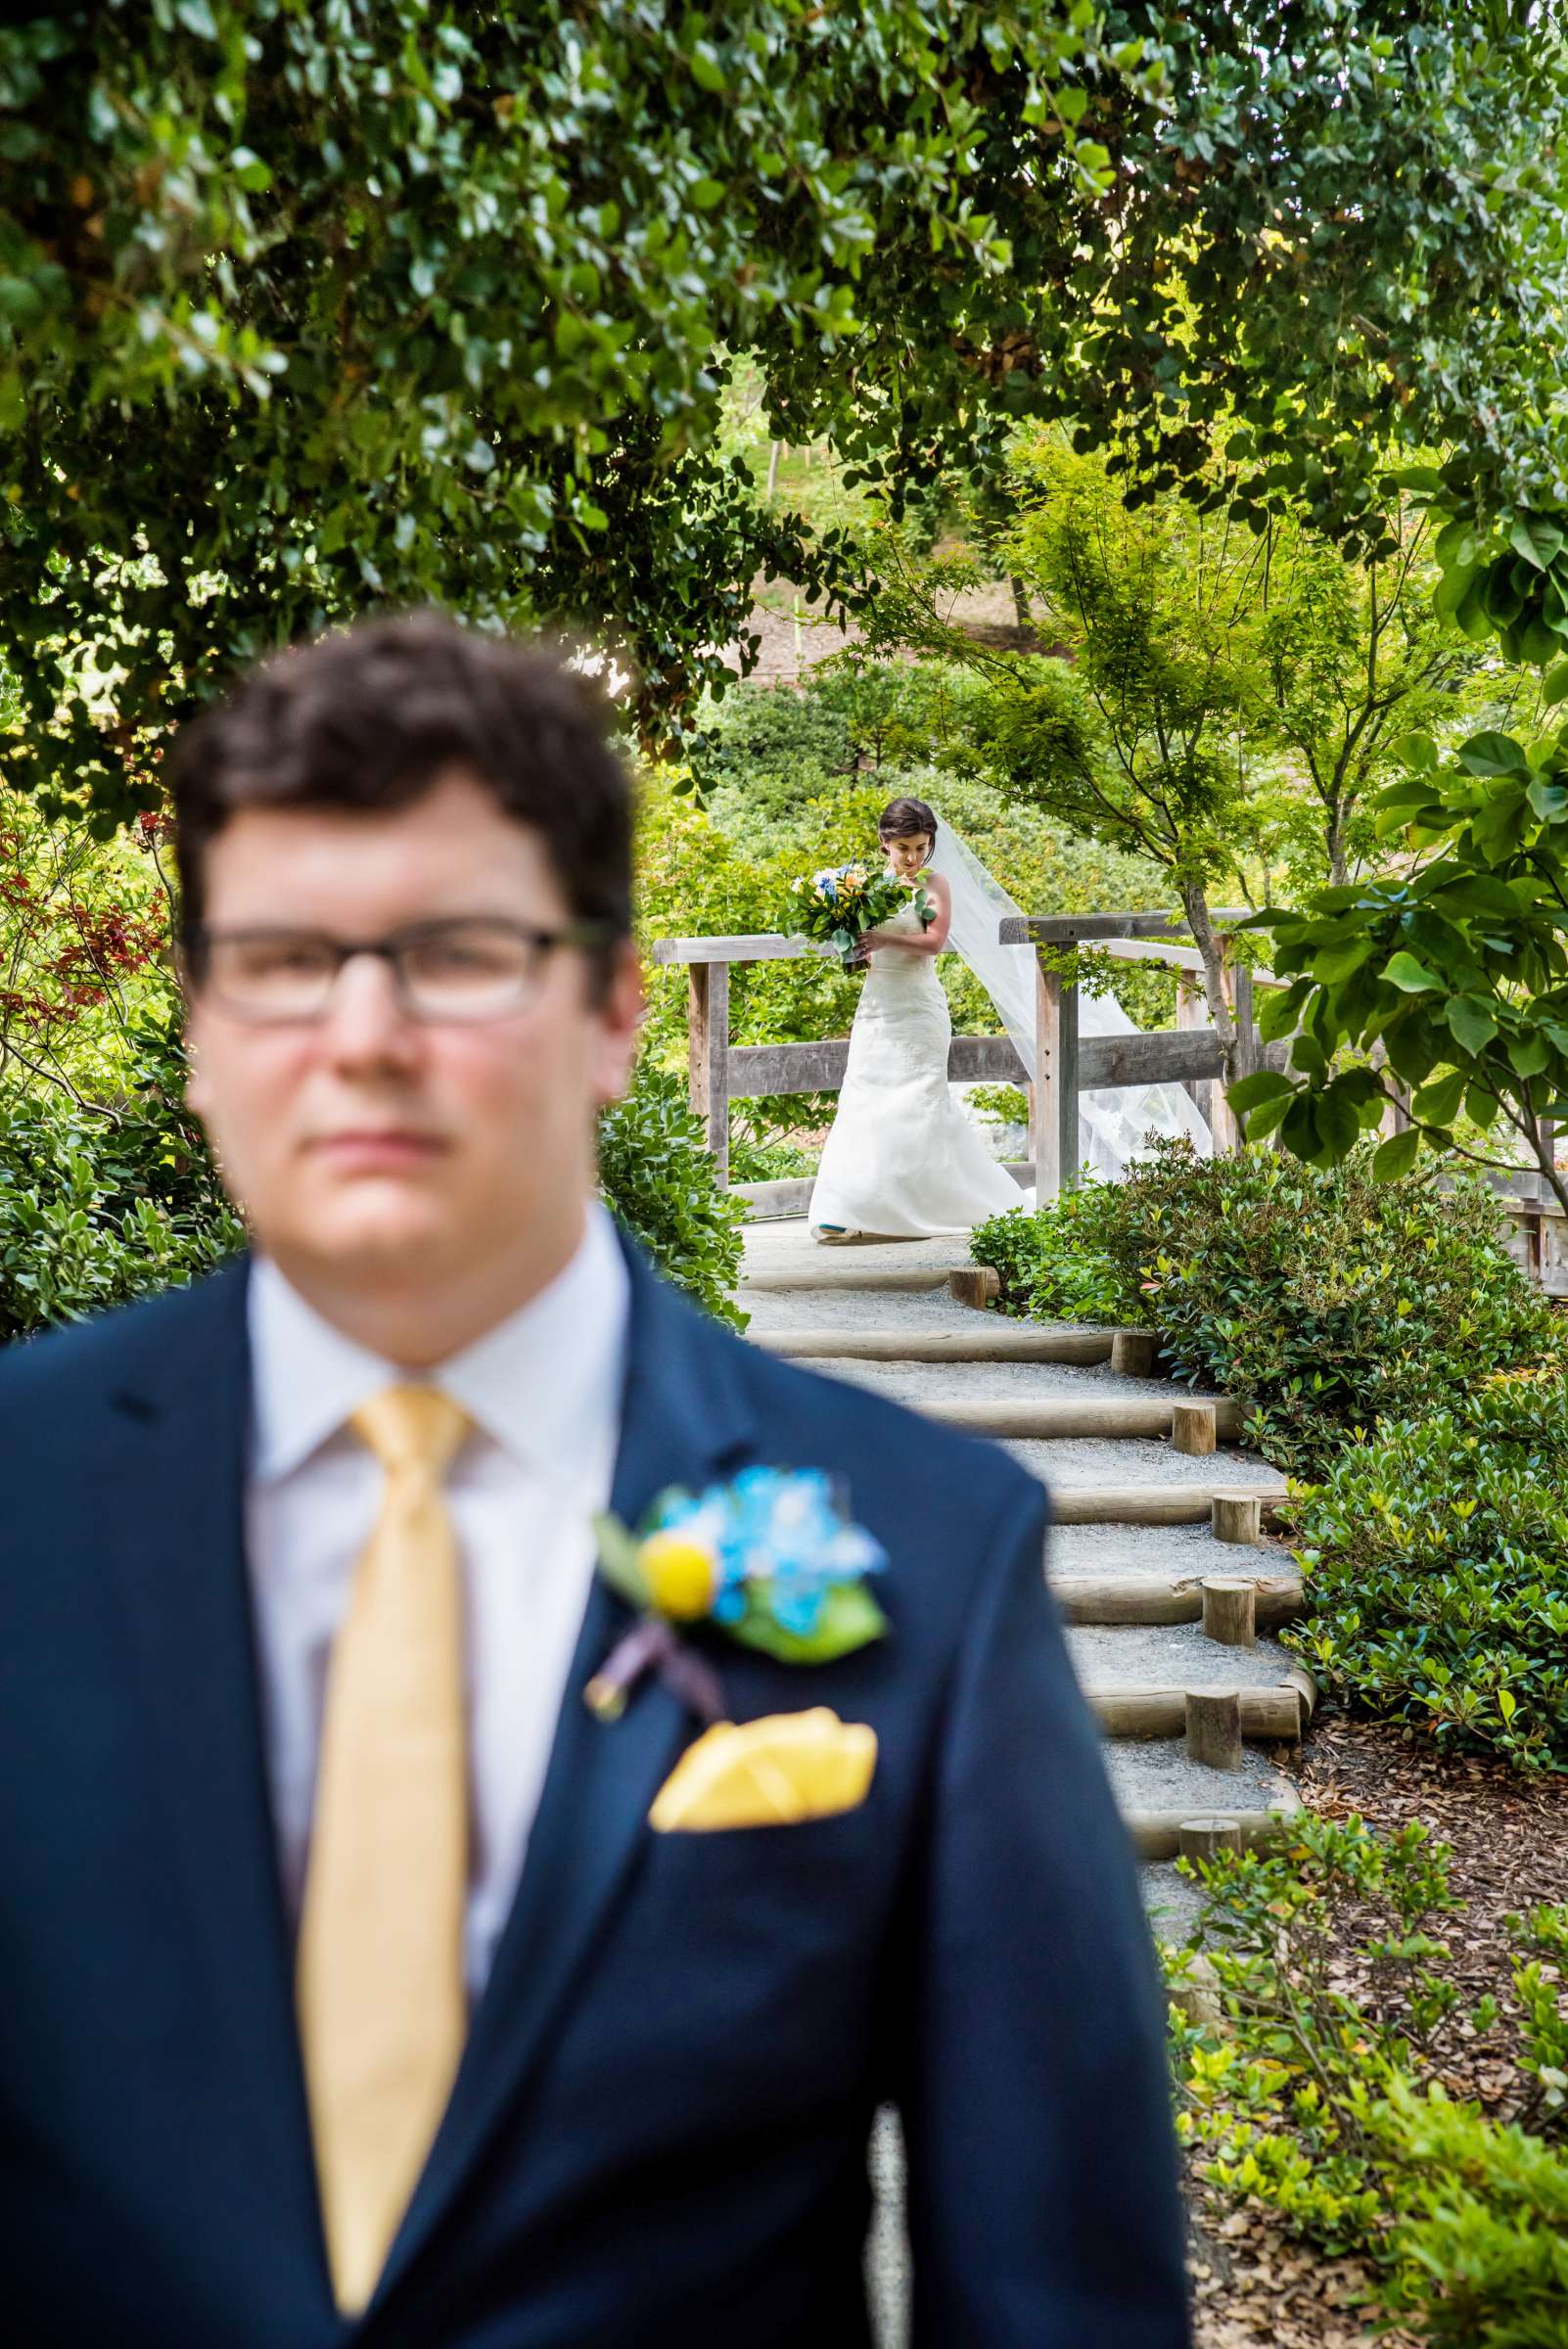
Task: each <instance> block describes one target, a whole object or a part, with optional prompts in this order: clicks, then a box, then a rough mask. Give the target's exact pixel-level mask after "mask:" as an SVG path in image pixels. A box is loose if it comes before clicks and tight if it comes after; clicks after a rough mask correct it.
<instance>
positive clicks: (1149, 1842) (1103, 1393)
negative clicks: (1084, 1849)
mask: <svg viewBox="0 0 1568 2349" xmlns="http://www.w3.org/2000/svg"><path fill="white" fill-rule="evenodd" d="M971 1268H972V1267H971V1263H970V1257H969V1251H968V1247H967V1245H966V1243H965V1242H964V1240H963V1239H961V1238H958V1239H949V1240H918V1241H883V1242H879V1243H876V1244H874V1245H869V1244H868V1245H863V1246H857V1247H853V1248H833V1249H829V1248H823V1247H821V1246H819V1245H818V1244H817V1243H816V1242H815V1241H813V1240H812V1238H811V1236H810V1233H809V1231H808V1230H807V1225H806V1224H805V1222H804V1221H796V1222H777V1223H754V1224H751V1225H749V1226H748V1228H747V1233H746V1261H745V1267H744V1270H743V1276H742V1281H741V1285H740V1288H739V1290H738V1292H737V1294H738V1297H739V1300H740V1303H741V1304H742V1305H743V1307H744V1308H745V1310H746V1311H747V1313H750V1315H751V1326H750V1329H749V1331H748V1335H749V1337H750V1338H751V1339H752V1341H753V1342H754V1343H755V1344H758V1345H761V1346H765V1347H767V1349H768V1350H769V1352H771V1353H776V1354H779V1355H782V1356H784V1357H785V1358H787V1359H802V1360H806V1361H807V1362H808V1363H809V1365H810V1367H811V1368H812V1369H813V1370H816V1371H820V1372H824V1373H826V1374H827V1375H828V1376H830V1377H834V1378H843V1379H847V1380H849V1381H851V1382H852V1383H853V1384H855V1385H858V1386H864V1387H870V1388H874V1389H875V1390H876V1391H877V1392H878V1393H881V1394H885V1395H891V1396H894V1397H895V1398H896V1399H897V1400H898V1401H899V1402H900V1403H903V1404H906V1405H909V1406H910V1407H911V1408H913V1409H915V1410H924V1411H930V1412H932V1413H933V1414H935V1415H936V1416H938V1417H947V1418H949V1419H959V1420H961V1421H964V1422H966V1423H967V1424H969V1425H970V1426H971V1427H974V1426H976V1425H977V1423H981V1422H984V1421H986V1420H987V1419H990V1420H991V1421H992V1423H993V1424H998V1425H1000V1426H1003V1427H1006V1426H1016V1427H1024V1426H1035V1427H1037V1428H1043V1429H1046V1430H1048V1431H1049V1432H1036V1433H1031V1434H1016V1435H1004V1436H1002V1437H1000V1439H999V1440H1000V1441H1001V1442H1002V1443H1003V1444H1004V1447H1005V1449H1006V1450H1007V1451H1010V1452H1012V1453H1013V1455H1014V1457H1015V1458H1017V1459H1019V1460H1021V1461H1022V1462H1023V1464H1024V1466H1025V1467H1026V1468H1028V1469H1029V1470H1030V1471H1031V1472H1032V1473H1033V1474H1034V1475H1036V1476H1038V1477H1039V1478H1041V1479H1042V1480H1043V1482H1044V1483H1045V1484H1046V1485H1047V1486H1048V1487H1049V1489H1050V1492H1051V1495H1052V1499H1053V1513H1054V1516H1055V1520H1056V1522H1055V1523H1054V1524H1053V1526H1052V1530H1051V1532H1050V1534H1049V1536H1048V1539H1047V1543H1046V1551H1045V1557H1044V1560H1043V1569H1044V1572H1045V1575H1046V1579H1047V1581H1048V1582H1049V1585H1050V1588H1051V1589H1052V1591H1053V1592H1054V1594H1055V1597H1056V1600H1057V1604H1058V1606H1059V1607H1060V1608H1061V1611H1062V1614H1063V1616H1064V1618H1065V1620H1066V1625H1067V1637H1068V1642H1069V1645H1070V1647H1071V1650H1072V1655H1073V1661H1074V1664H1075V1666H1076V1668H1077V1670H1078V1674H1079V1679H1080V1682H1081V1684H1082V1685H1083V1687H1084V1690H1085V1691H1086V1693H1087V1694H1088V1696H1089V1698H1090V1700H1091V1702H1093V1703H1094V1704H1095V1706H1096V1709H1097V1711H1098V1712H1099V1714H1100V1718H1101V1722H1102V1726H1103V1727H1105V1729H1106V1747H1105V1756H1106V1763H1107V1766H1108V1768H1109V1771H1110V1775H1111V1781H1112V1784H1113V1786H1114V1788H1115V1791H1116V1796H1117V1801H1118V1803H1119V1805H1120V1806H1121V1810H1122V1814H1123V1817H1124V1819H1126V1820H1127V1822H1128V1825H1129V1827H1130V1831H1131V1834H1132V1837H1133V1840H1134V1843H1135V1845H1136V1848H1137V1849H1138V1852H1139V1854H1140V1857H1141V1859H1142V1862H1143V1865H1142V1878H1143V1890H1144V1899H1145V1904H1146V1906H1147V1908H1148V1911H1149V1913H1150V1916H1151V1918H1152V1920H1153V1922H1154V1926H1155V1929H1156V1930H1157V1931H1159V1932H1163V1933H1166V1934H1168V1935H1176V1934H1179V1933H1180V1932H1182V1931H1183V1930H1184V1929H1185V1926H1186V1923H1187V1921H1188V1919H1189V1917H1190V1916H1191V1914H1192V1911H1193V1896H1192V1891H1191V1887H1190V1886H1189V1885H1188V1884H1187V1883H1186V1882H1185V1880H1184V1879H1183V1878H1182V1877H1180V1876H1178V1875H1177V1874H1176V1870H1175V1868H1174V1866H1173V1865H1171V1859H1172V1856H1173V1855H1174V1853H1175V1851H1176V1846H1177V1842H1178V1839H1179V1828H1180V1822H1181V1821H1182V1820H1184V1819H1197V1818H1204V1819H1235V1820H1237V1821H1239V1822H1240V1823H1241V1826H1242V1831H1243V1833H1244V1834H1246V1833H1248V1832H1251V1831H1255V1829H1256V1827H1257V1826H1258V1824H1259V1823H1260V1822H1262V1821H1264V1820H1266V1819H1268V1816H1269V1815H1270V1814H1273V1813H1279V1812H1289V1811H1292V1810H1294V1809H1295V1808H1297V1806H1298V1799H1299V1798H1298V1797H1297V1794H1296V1791H1295V1786H1294V1783H1293V1781H1292V1780H1291V1779H1290V1778H1289V1777H1288V1776H1287V1775H1286V1774H1285V1773H1284V1772H1283V1771H1282V1770H1281V1769H1280V1768H1279V1767H1278V1765H1277V1763H1276V1761H1275V1760H1274V1759H1273V1758H1272V1755H1273V1754H1274V1752H1276V1751H1277V1750H1278V1748H1277V1746H1275V1745H1271V1744H1270V1743H1268V1742H1265V1741H1263V1740H1261V1739H1259V1738H1257V1737H1256V1736H1254V1735H1252V1734H1248V1735H1247V1737H1246V1741H1245V1743H1244V1745H1243V1747H1242V1755H1241V1766H1240V1768H1239V1769H1237V1770H1217V1769H1214V1768H1211V1767H1210V1766H1208V1765H1207V1764H1204V1763H1200V1762H1194V1761H1192V1760H1189V1758H1188V1755H1187V1750H1186V1742H1185V1736H1184V1734H1169V1733H1167V1734H1161V1735H1153V1736H1151V1735H1134V1734H1130V1733H1129V1731H1130V1729H1136V1728H1139V1727H1147V1707H1148V1705H1149V1704H1150V1703H1151V1702H1152V1703H1153V1704H1154V1707H1155V1710H1156V1713H1157V1714H1164V1715H1167V1716H1169V1715H1171V1714H1172V1713H1173V1712H1176V1713H1179V1709H1180V1708H1181V1707H1182V1706H1183V1705H1184V1701H1185V1692H1186V1691H1187V1690H1189V1689H1193V1690H1199V1691H1203V1690H1211V1691H1212V1690H1215V1689H1217V1688H1225V1689H1237V1690H1239V1691H1240V1692H1241V1693H1242V1703H1243V1707H1244V1712H1243V1725H1244V1727H1248V1714H1247V1711H1246V1710H1245V1708H1247V1707H1248V1706H1249V1703H1251V1704H1252V1705H1253V1706H1255V1707H1256V1706H1257V1705H1258V1704H1259V1702H1260V1700H1261V1702H1262V1704H1263V1705H1264V1706H1266V1707H1268V1708H1269V1710H1268V1714H1267V1720H1268V1726H1272V1727H1277V1726H1278V1725H1279V1722H1280V1720H1281V1718H1283V1720H1284V1721H1285V1723H1286V1724H1287V1726H1290V1725H1294V1726H1295V1727H1296V1730H1297V1733H1298V1734H1299V1729H1300V1726H1301V1721H1302V1712H1301V1706H1302V1702H1303V1700H1302V1698H1301V1695H1300V1692H1299V1690H1298V1689H1297V1687H1296V1685H1295V1683H1294V1682H1292V1681H1289V1680H1288V1679H1287V1676H1288V1675H1289V1674H1290V1673H1291V1671H1292V1665H1293V1659H1292V1658H1291V1657H1290V1656H1289V1655H1288V1653H1287V1652H1286V1651H1285V1650H1284V1649H1283V1648H1281V1647H1279V1646H1278V1645H1277V1643H1276V1642H1275V1641H1274V1640H1272V1639H1271V1638H1269V1637H1268V1635H1267V1632H1264V1633H1262V1634H1261V1635H1260V1636H1259V1637H1258V1639H1257V1642H1256V1644H1255V1645H1254V1646H1252V1647H1250V1648H1238V1647H1229V1646H1222V1645H1220V1644H1219V1643H1218V1642H1217V1641H1216V1640H1213V1639H1210V1638H1209V1637H1207V1636H1206V1635H1205V1633H1204V1631H1203V1627H1202V1623H1201V1621H1200V1620H1198V1617H1199V1612H1200V1607H1201V1598H1200V1586H1201V1584H1202V1581H1203V1578H1204V1577H1205V1576H1206V1575H1207V1576H1214V1575H1219V1576H1224V1577H1227V1578H1231V1579H1248V1580H1255V1581H1256V1582H1257V1584H1258V1612H1259V1619H1260V1622H1263V1623H1271V1624H1274V1625H1277V1624H1278V1622H1279V1621H1281V1620H1283V1619H1285V1618H1286V1617H1287V1616H1288V1615H1289V1614H1290V1613H1293V1612H1294V1611H1295V1610H1296V1607H1297V1605H1298V1604H1299V1593H1300V1583H1299V1580H1298V1579H1297V1577H1296V1574H1295V1571H1294V1568H1293V1566H1292V1563H1291V1560H1290V1557H1289V1553H1288V1552H1287V1551H1286V1550H1285V1549H1284V1547H1283V1545H1282V1544H1280V1543H1277V1542H1274V1541H1272V1540H1270V1539H1269V1538H1268V1535H1267V1534H1265V1536H1264V1538H1263V1540H1262V1541H1261V1542H1260V1543H1259V1545H1258V1547H1257V1548H1249V1547H1244V1546H1240V1545H1237V1544H1235V1543H1222V1542H1219V1541H1217V1540H1216V1539H1215V1536H1214V1534H1213V1532H1212V1530H1211V1522H1210V1520H1211V1509H1210V1501H1211V1497H1212V1496H1213V1495H1214V1494H1217V1493H1218V1494H1231V1495H1236V1494H1245V1493H1257V1494H1259V1495H1262V1496H1264V1497H1267V1496H1268V1495H1269V1494H1271V1493H1275V1492H1279V1491H1282V1490H1283V1487H1284V1479H1283V1477H1281V1476H1280V1475H1279V1474H1278V1472H1277V1471H1276V1470H1273V1469H1271V1468H1269V1467H1268V1465H1267V1464H1266V1463H1265V1462H1264V1461H1262V1460H1260V1459H1258V1458H1256V1457H1255V1456H1253V1455H1250V1454H1249V1453H1247V1452H1246V1451H1243V1450H1241V1449H1240V1448H1239V1447H1238V1446H1237V1445H1236V1444H1234V1443H1233V1442H1226V1441H1222V1442H1221V1443H1220V1445H1219V1448H1218V1449H1217V1450H1216V1451H1214V1452H1213V1453H1211V1454H1209V1455H1207V1456H1203V1457H1196V1458H1195V1457H1192V1456H1189V1455H1186V1454H1183V1453H1181V1452H1178V1451H1176V1450H1175V1449H1174V1447H1173V1443H1172V1439H1171V1435H1170V1433H1169V1426H1170V1415H1171V1405H1173V1404H1174V1403H1175V1402H1176V1401H1177V1400H1186V1398H1187V1390H1185V1389H1184V1388H1173V1387H1172V1386H1170V1385H1169V1384H1168V1383H1167V1382H1165V1381H1163V1380H1158V1379H1152V1378H1130V1377H1126V1376H1123V1375H1121V1374H1119V1373H1118V1372H1116V1371H1113V1370H1112V1368H1111V1367H1110V1364H1109V1361H1108V1360H1104V1359H1102V1360H1098V1361H1094V1360H1083V1359H1080V1360H1076V1361H1075V1360H1060V1359H1055V1360H1053V1359H1034V1360H1031V1359H1017V1358H1018V1355H1019V1353H1020V1350H1021V1349H1022V1350H1023V1351H1024V1352H1026V1353H1027V1352H1029V1351H1037V1350H1038V1351H1039V1352H1041V1353H1048V1352H1049V1351H1055V1352H1058V1353H1063V1352H1066V1353H1071V1352H1075V1351H1076V1352H1078V1353H1079V1354H1081V1355H1082V1354H1083V1353H1084V1352H1085V1351H1088V1352H1091V1353H1092V1352H1100V1351H1102V1349H1100V1348H1097V1347H1089V1348H1087V1349H1085V1347H1084V1342H1083V1341H1084V1332H1083V1331H1082V1330H1078V1331H1075V1332H1068V1331H1065V1330H1064V1331H1058V1332H1055V1333H1046V1332H1043V1331H1041V1330H1040V1329H1039V1328H1038V1326H1037V1325H1033V1324H1029V1325H1026V1324H1022V1323H1019V1322H1015V1321H1011V1320H1008V1319H1004V1318H1003V1317H1002V1316H1001V1315H999V1314H995V1313H983V1312H977V1311H976V1310H975V1309H974V1308H973V1307H971V1306H968V1305H963V1304H960V1303H959V1302H958V1301H957V1300H956V1299H955V1298H954V1297H953V1296H952V1294H951V1293H950V1291H949V1288H948V1274H949V1272H951V1271H954V1270H960V1269H971ZM1026 1331H1027V1333H1028V1334H1025V1333H1026ZM1051 1336H1054V1338H1055V1340H1056V1341H1057V1343H1056V1345H1055V1346H1054V1348H1052V1347H1051V1346H1050V1343H1049V1341H1050V1338H1051ZM1064 1340H1065V1341H1066V1343H1065V1344H1064V1343H1062V1341H1064ZM1042 1341H1043V1342H1042ZM992 1350H994V1351H997V1352H1000V1353H1002V1354H1004V1355H1006V1356H1007V1357H1010V1358H1012V1359H994V1360H987V1359H984V1354H985V1352H986V1351H992ZM977 1357H978V1358H980V1359H977ZM976 1406H986V1407H983V1408H977V1407H976ZM1118 1406H1122V1407H1120V1408H1119V1407H1118ZM1151 1419H1152V1421H1153V1422H1154V1423H1155V1424H1156V1425H1157V1426H1158V1425H1161V1424H1163V1426H1164V1428H1165V1430H1166V1432H1163V1433H1162V1432H1155V1433H1142V1432H1139V1433H1121V1432H1114V1431H1115V1430H1116V1427H1117V1423H1118V1421H1119V1420H1120V1421H1121V1422H1122V1423H1123V1424H1127V1423H1128V1422H1132V1423H1134V1424H1138V1425H1146V1424H1147V1423H1148V1422H1149V1421H1150V1420H1151ZM1223 1424H1224V1422H1223V1420H1222V1426H1223ZM1140 1520H1142V1522H1140ZM1149 1520H1154V1521H1153V1522H1149ZM1161 1520H1164V1521H1163V1522H1161ZM1287 1689H1288V1690H1289V1691H1290V1692H1291V1694H1293V1695H1294V1696H1295V1697H1296V1704H1295V1706H1294V1707H1292V1705H1291V1704H1290V1702H1289V1699H1288V1697H1287V1698H1285V1700H1284V1702H1283V1706H1282V1708H1281V1694H1282V1692H1283V1691H1285V1690H1287ZM1257 1723H1258V1714H1257V1713H1256V1711H1255V1712H1254V1714H1253V1719H1252V1727H1256V1726H1257ZM1161 1726H1163V1727H1167V1728H1169V1727H1174V1726H1175V1725H1174V1722H1169V1721H1167V1722H1164V1723H1162V1724H1161ZM872 2177H873V2184H874V2186H875V2189H876V2216H875V2221H874V2224H873V2229H872V2234H871V2238H870V2242H869V2244H868V2247H867V2277H868V2281H869V2285H870V2291H871V2300H872V2310H873V2315H874V2318H875V2327H876V2338H877V2342H878V2344H879V2349H904V2344H905V2343H906V2342H907V2339H908V2297H909V2295H908V2257H909V2254H908V2244H907V2239H906V2236H905V2234H904V2229H903V2222H902V2199H903V2196H902V2162H901V2157H900V2147H899V2134H898V2123H897V2120H896V2117H895V2116H894V2115H892V2114H891V2113H888V2114H884V2115H883V2116H882V2119H881V2122H880V2123H879V2126H878V2130H877V2134H876V2138H875V2140H874V2142H873V2145H872Z"/></svg>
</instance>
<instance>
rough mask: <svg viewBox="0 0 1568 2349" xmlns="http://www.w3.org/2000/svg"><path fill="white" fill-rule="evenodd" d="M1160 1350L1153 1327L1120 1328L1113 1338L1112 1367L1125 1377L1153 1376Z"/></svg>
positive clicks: (1157, 1335) (1158, 1340) (1156, 1333)
mask: <svg viewBox="0 0 1568 2349" xmlns="http://www.w3.org/2000/svg"><path fill="white" fill-rule="evenodd" d="M1159 1351H1160V1339H1159V1333H1158V1331H1156V1330H1152V1329H1119V1330H1117V1331H1116V1332H1115V1334H1114V1335H1113V1337H1112V1339H1111V1368H1112V1369H1113V1370H1115V1371H1117V1372H1118V1373H1119V1374H1120V1376H1121V1377H1123V1378H1152V1377H1153V1376H1154V1364H1155V1359H1156V1357H1157V1356H1158V1354H1159Z"/></svg>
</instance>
